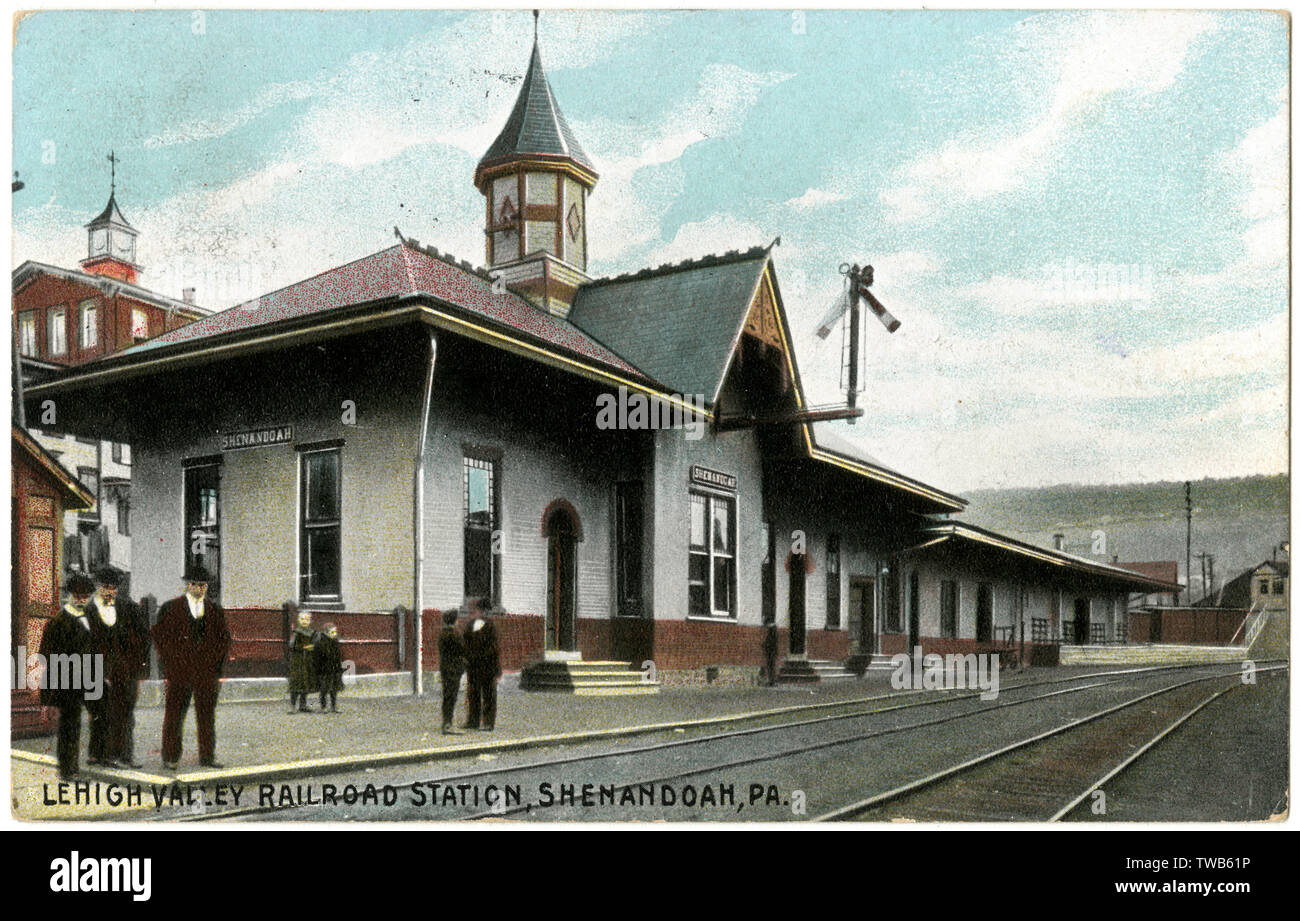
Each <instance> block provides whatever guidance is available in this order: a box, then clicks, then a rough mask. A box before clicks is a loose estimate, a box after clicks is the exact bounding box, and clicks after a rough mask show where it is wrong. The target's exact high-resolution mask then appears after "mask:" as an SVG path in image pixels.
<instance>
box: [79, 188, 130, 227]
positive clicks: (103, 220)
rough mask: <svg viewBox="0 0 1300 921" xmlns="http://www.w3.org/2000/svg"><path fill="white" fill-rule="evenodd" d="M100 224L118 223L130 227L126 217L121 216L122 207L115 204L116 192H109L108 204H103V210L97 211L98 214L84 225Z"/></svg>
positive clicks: (93, 225)
mask: <svg viewBox="0 0 1300 921" xmlns="http://www.w3.org/2000/svg"><path fill="white" fill-rule="evenodd" d="M100 224H118V225H121V226H123V227H131V225H130V223H128V222H127V219H126V218H124V217H123V216H122V209H121V208H119V207H118V206H117V193H110V194H109V196H108V204H107V205H105V206H104V210H103V211H101V212H99V214H98V216H96V217H95V219H94V220H93V221H91V222H90V223H89V224H87V225H86V226H87V227H96V226H98V225H100ZM131 229H132V230H135V228H134V227H131Z"/></svg>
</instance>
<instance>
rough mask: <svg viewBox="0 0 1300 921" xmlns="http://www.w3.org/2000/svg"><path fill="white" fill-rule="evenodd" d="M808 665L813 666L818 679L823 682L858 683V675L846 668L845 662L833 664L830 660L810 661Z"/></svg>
mask: <svg viewBox="0 0 1300 921" xmlns="http://www.w3.org/2000/svg"><path fill="white" fill-rule="evenodd" d="M808 664H809V665H811V666H812V669H813V671H815V672H816V673H817V677H818V678H820V679H821V680H822V681H845V680H848V681H856V680H857V677H858V676H857V674H856V673H854V672H852V671H850V670H849V669H848V668H846V667H845V665H844V663H843V662H832V661H831V660H830V659H809V660H808Z"/></svg>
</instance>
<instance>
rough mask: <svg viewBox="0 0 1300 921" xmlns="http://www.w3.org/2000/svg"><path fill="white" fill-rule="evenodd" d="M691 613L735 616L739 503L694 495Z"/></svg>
mask: <svg viewBox="0 0 1300 921" xmlns="http://www.w3.org/2000/svg"><path fill="white" fill-rule="evenodd" d="M687 581H688V598H689V613H690V614H691V616H693V617H735V616H736V500H735V499H734V498H731V497H728V496H715V495H712V494H710V493H698V492H692V493H691V541H690V564H689V567H688V571H687Z"/></svg>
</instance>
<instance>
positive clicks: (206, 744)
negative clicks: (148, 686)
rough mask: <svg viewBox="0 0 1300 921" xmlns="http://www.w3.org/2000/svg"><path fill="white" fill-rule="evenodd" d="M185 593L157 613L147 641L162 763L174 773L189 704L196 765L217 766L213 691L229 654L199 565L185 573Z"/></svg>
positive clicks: (220, 620) (222, 621) (222, 622)
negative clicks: (162, 687)
mask: <svg viewBox="0 0 1300 921" xmlns="http://www.w3.org/2000/svg"><path fill="white" fill-rule="evenodd" d="M184 581H185V594H183V595H181V596H180V597H179V598H173V599H172V600H171V601H169V602H167V603H166V604H164V605H163V606H162V608H161V609H160V610H159V611H158V623H156V624H154V628H153V642H154V646H156V647H157V649H158V658H159V660H160V661H161V663H162V672H163V678H164V679H165V681H166V695H165V696H166V709H165V712H164V716H163V737H162V760H163V766H164V767H166V768H167V769H168V770H172V771H174V770H176V765H177V763H178V762H179V761H180V760H181V729H182V727H183V725H184V722H185V714H186V712H187V711H188V710H189V708H190V701H191V699H192V700H193V701H194V715H195V718H196V719H197V720H198V730H199V763H200V764H201V765H203V766H204V767H211V768H219V767H224V765H221V764H218V763H217V760H216V749H217V725H216V715H217V691H218V690H219V688H220V680H221V670H222V668H223V667H224V666H225V663H226V654H227V653H228V652H229V651H230V631H229V630H228V629H227V628H226V615H225V612H224V611H222V610H221V607H220V606H219V605H217V604H216V603H215V602H213V601H211V600H210V599H208V598H207V597H206V595H207V592H208V583H209V582H211V581H212V576H211V575H210V574H209V573H208V571H207V570H206V569H204V568H203V566H202V565H201V564H194V565H191V566H189V567H187V568H186V570H185V576H184Z"/></svg>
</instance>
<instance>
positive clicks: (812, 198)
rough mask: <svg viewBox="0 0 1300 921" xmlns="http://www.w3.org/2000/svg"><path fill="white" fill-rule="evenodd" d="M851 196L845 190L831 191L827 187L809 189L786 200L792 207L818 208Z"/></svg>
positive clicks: (802, 208)
mask: <svg viewBox="0 0 1300 921" xmlns="http://www.w3.org/2000/svg"><path fill="white" fill-rule="evenodd" d="M848 198H849V196H847V195H845V194H844V193H843V192H831V191H827V190H826V189H809V190H808V191H807V192H804V193H803V194H802V195H800V196H798V197H797V198H792V199H790V200H789V201H787V202H786V205H787V206H788V207H790V208H797V209H799V210H801V211H803V210H807V209H809V208H816V207H818V206H819V205H829V204H833V203H834V202H837V201H848Z"/></svg>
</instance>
